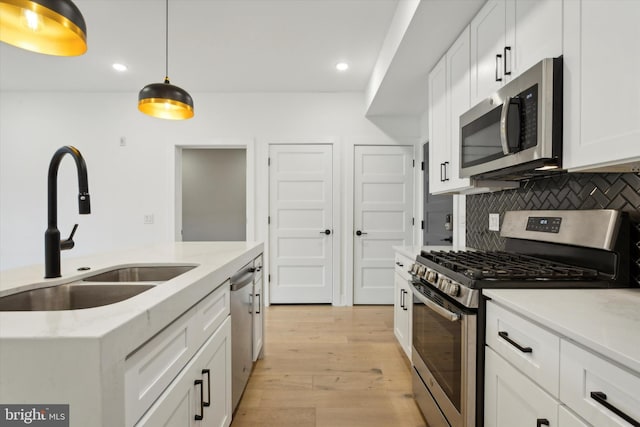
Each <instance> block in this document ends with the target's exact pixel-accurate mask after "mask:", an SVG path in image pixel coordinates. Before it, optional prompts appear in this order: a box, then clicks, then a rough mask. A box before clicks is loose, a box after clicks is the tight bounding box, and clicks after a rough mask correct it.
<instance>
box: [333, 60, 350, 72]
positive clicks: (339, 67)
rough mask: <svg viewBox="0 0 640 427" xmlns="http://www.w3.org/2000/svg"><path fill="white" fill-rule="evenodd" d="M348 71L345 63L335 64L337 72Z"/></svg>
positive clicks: (347, 65)
mask: <svg viewBox="0 0 640 427" xmlns="http://www.w3.org/2000/svg"><path fill="white" fill-rule="evenodd" d="M348 69H349V64H347V63H346V62H338V63H337V64H336V70H338V71H347V70H348Z"/></svg>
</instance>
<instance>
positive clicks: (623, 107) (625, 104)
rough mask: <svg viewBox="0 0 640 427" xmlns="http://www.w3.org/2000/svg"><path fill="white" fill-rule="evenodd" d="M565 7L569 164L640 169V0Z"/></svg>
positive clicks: (571, 2) (595, 0)
mask: <svg viewBox="0 0 640 427" xmlns="http://www.w3.org/2000/svg"><path fill="white" fill-rule="evenodd" d="M564 7H565V11H564V40H565V46H564V62H565V72H564V136H563V144H564V157H563V165H564V167H565V168H567V169H569V170H575V171H578V170H581V171H584V170H593V171H598V170H609V171H616V170H619V171H635V172H640V78H639V77H640V26H639V25H638V22H640V1H628V0H589V1H578V0H566V1H565V6H564ZM616 165H618V166H617V167H616ZM619 165H624V166H622V167H621V166H619Z"/></svg>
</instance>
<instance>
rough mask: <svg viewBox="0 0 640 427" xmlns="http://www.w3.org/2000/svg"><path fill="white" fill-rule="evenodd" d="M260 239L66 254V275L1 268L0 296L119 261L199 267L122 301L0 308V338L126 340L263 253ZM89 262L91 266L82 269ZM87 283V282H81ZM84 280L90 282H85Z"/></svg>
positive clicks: (158, 324)
mask: <svg viewBox="0 0 640 427" xmlns="http://www.w3.org/2000/svg"><path fill="white" fill-rule="evenodd" d="M262 251H263V244H262V243H257V242H176V243H166V244H159V245H154V246H149V247H142V248H138V249H132V250H125V251H118V252H113V253H105V254H99V255H92V256H84V257H78V258H72V259H63V260H62V277H60V278H56V279H43V275H44V266H43V265H35V266H31V267H24V268H19V269H14V270H7V271H2V272H0V296H3V295H8V294H12V293H16V292H18V291H23V290H29V289H36V288H41V287H47V286H55V285H58V284H63V283H69V282H73V281H76V280H79V279H82V278H83V277H87V276H90V275H94V274H97V273H100V272H102V271H106V270H110V269H112V268H113V267H118V266H122V267H124V266H131V265H136V264H151V265H153V264H164V263H172V264H191V265H197V267H196V268H194V269H192V270H190V271H188V272H186V273H184V274H182V275H180V276H177V277H175V278H174V279H171V280H169V281H166V282H163V283H159V284H158V285H156V286H155V287H154V288H152V289H149V290H147V291H145V292H142V293H141V294H138V295H136V296H134V297H131V298H129V299H126V300H124V301H121V302H118V303H115V304H109V305H105V306H102V307H95V308H86V309H79V310H60V311H5V312H0V339H3V340H5V339H24V338H104V337H106V336H110V338H111V339H113V340H121V341H120V342H121V343H122V344H123V345H125V347H126V346H127V345H126V344H127V343H128V342H129V343H131V345H136V343H139V342H140V339H143V338H144V337H145V335H148V334H149V333H154V332H155V331H157V330H160V329H161V328H162V327H164V326H166V325H167V324H168V323H170V322H171V321H172V320H174V319H175V318H176V317H178V316H179V315H180V314H182V313H184V312H185V311H186V310H188V309H189V308H190V307H191V306H192V305H193V304H195V303H196V302H197V301H199V300H200V299H202V298H204V297H205V296H206V295H208V294H209V293H210V292H212V291H213V290H215V289H216V288H217V287H219V286H220V285H222V284H223V283H224V282H225V281H226V280H227V279H228V278H229V277H230V276H231V275H232V274H233V273H234V272H236V271H237V270H239V269H240V268H242V266H243V265H245V264H246V263H247V262H250V261H251V260H252V259H253V258H255V257H256V256H258V255H260V254H261V253H262ZM80 267H89V268H90V270H88V271H78V268H80ZM83 286H85V285H83ZM86 286H91V284H87V285H86Z"/></svg>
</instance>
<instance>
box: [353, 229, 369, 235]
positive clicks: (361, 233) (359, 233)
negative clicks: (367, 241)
mask: <svg viewBox="0 0 640 427" xmlns="http://www.w3.org/2000/svg"><path fill="white" fill-rule="evenodd" d="M363 234H368V233H365V232H364V231H360V230H357V231H356V236H362V235H363Z"/></svg>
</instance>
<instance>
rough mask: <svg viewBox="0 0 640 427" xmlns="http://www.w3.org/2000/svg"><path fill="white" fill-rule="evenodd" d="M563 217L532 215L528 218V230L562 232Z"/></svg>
mask: <svg viewBox="0 0 640 427" xmlns="http://www.w3.org/2000/svg"><path fill="white" fill-rule="evenodd" d="M561 222H562V218H558V217H548V216H530V217H529V219H528V220H527V230H528V231H540V232H542V233H558V232H560V223H561Z"/></svg>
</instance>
